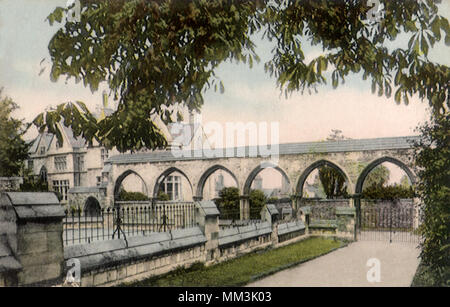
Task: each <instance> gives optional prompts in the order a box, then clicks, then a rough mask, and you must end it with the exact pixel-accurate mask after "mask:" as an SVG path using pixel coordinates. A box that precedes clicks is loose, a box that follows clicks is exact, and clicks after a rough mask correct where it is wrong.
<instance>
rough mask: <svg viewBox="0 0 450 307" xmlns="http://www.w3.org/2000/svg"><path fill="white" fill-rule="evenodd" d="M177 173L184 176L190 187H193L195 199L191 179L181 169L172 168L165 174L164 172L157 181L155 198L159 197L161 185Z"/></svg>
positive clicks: (154, 192)
mask: <svg viewBox="0 0 450 307" xmlns="http://www.w3.org/2000/svg"><path fill="white" fill-rule="evenodd" d="M175 172H177V173H180V174H181V175H183V177H184V178H186V180H187V182H188V183H189V186H190V187H191V191H192V197H194V188H193V187H192V183H191V180H190V179H189V177H188V176H187V175H186V174H185V173H184V172H183V171H182V170H180V169H179V168H176V167H170V168H168V169H166V170H165V171H164V172H162V173H161V175H159V176H158V178H157V179H156V181H155V187H154V188H153V197H154V198H157V197H158V192H159V185H160V184H161V182H163V181H164V179H166V178H167V177H168V176H169V175H170V174H172V173H175Z"/></svg>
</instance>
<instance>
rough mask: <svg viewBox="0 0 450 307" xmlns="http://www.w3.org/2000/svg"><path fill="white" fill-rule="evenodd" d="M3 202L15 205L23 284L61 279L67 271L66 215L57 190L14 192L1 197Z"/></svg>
mask: <svg viewBox="0 0 450 307" xmlns="http://www.w3.org/2000/svg"><path fill="white" fill-rule="evenodd" d="M1 202H2V206H5V205H7V204H9V205H11V206H12V207H13V208H14V211H15V214H16V218H17V219H16V227H17V228H16V238H17V248H16V250H15V253H14V254H15V255H14V256H15V258H16V259H17V260H18V262H19V263H20V264H21V266H22V270H21V271H20V272H19V273H18V274H17V284H18V285H19V286H28V285H52V284H58V283H60V282H61V279H62V275H63V274H62V273H63V271H64V266H63V265H64V248H63V224H62V220H63V218H64V216H65V214H64V210H63V208H62V207H61V205H60V203H59V201H58V198H57V197H56V195H55V194H54V193H32V192H11V193H4V195H2V197H1Z"/></svg>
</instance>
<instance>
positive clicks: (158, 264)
mask: <svg viewBox="0 0 450 307" xmlns="http://www.w3.org/2000/svg"><path fill="white" fill-rule="evenodd" d="M127 242H128V246H127V245H126V242H125V241H124V240H119V239H117V240H109V241H99V242H94V243H90V244H82V245H73V246H70V247H66V248H65V250H64V258H65V260H66V261H68V260H70V259H76V260H78V261H79V264H80V269H81V286H84V287H90V286H107V285H115V284H118V283H123V282H127V281H134V280H138V279H143V278H148V277H151V276H154V275H160V274H164V273H167V272H169V271H171V270H173V269H175V268H177V267H180V266H184V267H186V266H189V265H191V264H193V263H194V262H205V260H206V259H205V243H206V237H205V235H204V234H203V233H202V232H201V230H200V228H198V227H195V228H191V229H182V230H174V231H172V232H171V233H168V232H167V233H155V234H152V235H149V236H145V237H130V238H128V240H127Z"/></svg>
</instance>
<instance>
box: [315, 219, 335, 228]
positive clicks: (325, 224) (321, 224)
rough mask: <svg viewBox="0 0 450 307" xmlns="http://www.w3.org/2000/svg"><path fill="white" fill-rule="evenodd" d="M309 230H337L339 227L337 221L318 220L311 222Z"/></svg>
mask: <svg viewBox="0 0 450 307" xmlns="http://www.w3.org/2000/svg"><path fill="white" fill-rule="evenodd" d="M308 227H309V228H331V229H336V228H337V227H338V225H337V221H336V220H316V221H311V222H310V223H309V225H308Z"/></svg>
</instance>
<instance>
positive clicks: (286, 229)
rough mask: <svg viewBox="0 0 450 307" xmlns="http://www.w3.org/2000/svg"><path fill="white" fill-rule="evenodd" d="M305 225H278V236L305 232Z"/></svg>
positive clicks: (301, 222)
mask: <svg viewBox="0 0 450 307" xmlns="http://www.w3.org/2000/svg"><path fill="white" fill-rule="evenodd" d="M305 229H306V227H305V224H304V223H303V221H293V222H288V223H281V224H278V235H285V234H288V233H292V232H296V231H300V230H305Z"/></svg>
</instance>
